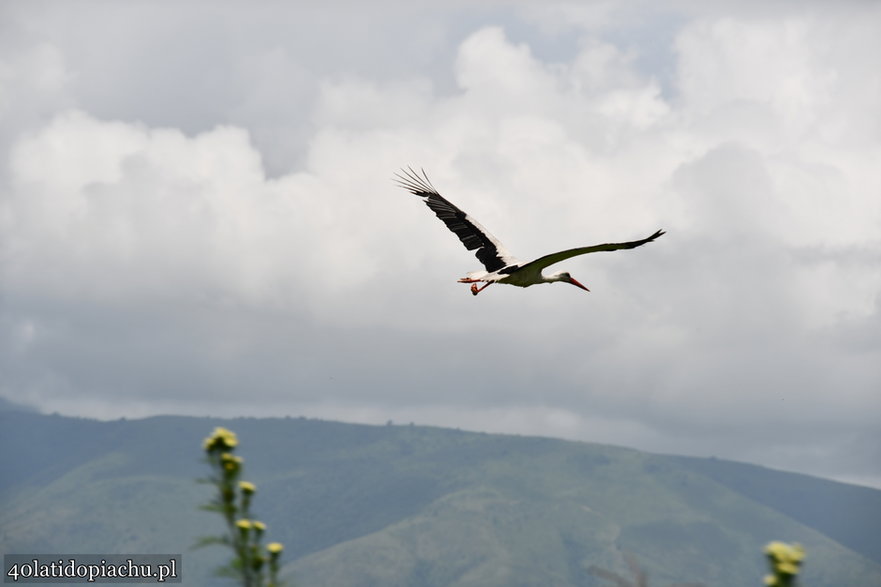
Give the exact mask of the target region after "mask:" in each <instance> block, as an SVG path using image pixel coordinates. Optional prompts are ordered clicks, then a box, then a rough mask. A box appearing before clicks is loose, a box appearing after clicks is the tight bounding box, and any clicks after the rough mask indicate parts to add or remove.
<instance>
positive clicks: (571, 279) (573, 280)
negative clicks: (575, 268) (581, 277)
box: [569, 277, 590, 291]
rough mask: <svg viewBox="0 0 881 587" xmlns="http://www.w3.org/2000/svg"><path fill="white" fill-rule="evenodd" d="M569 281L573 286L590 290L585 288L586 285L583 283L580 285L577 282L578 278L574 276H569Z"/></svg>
mask: <svg viewBox="0 0 881 587" xmlns="http://www.w3.org/2000/svg"><path fill="white" fill-rule="evenodd" d="M569 283H571V284H572V285H574V286H576V287H580V288H581V289H583V290H584V291H590V290H589V289H587V288H586V287H584V286H583V285H581V284H580V283H578V280H576V279H575V278H574V277H570V278H569Z"/></svg>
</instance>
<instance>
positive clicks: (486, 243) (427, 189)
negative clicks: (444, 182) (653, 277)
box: [395, 168, 664, 295]
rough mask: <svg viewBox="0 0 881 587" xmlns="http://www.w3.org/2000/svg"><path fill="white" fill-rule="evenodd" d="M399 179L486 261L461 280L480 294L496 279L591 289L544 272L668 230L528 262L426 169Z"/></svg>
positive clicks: (409, 171)
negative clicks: (443, 193) (442, 190)
mask: <svg viewBox="0 0 881 587" xmlns="http://www.w3.org/2000/svg"><path fill="white" fill-rule="evenodd" d="M395 181H397V183H398V185H400V186H401V187H403V188H404V189H406V190H408V191H409V192H410V193H412V194H414V195H416V196H419V197H420V198H422V199H423V201H424V202H425V204H426V206H428V207H429V208H430V209H431V210H432V211H433V212H434V213H435V215H437V217H438V218H440V219H441V221H443V223H444V224H446V225H447V228H449V229H450V230H451V231H452V232H454V233H455V234H456V236H458V237H459V240H461V241H462V244H463V245H465V248H466V249H468V250H469V251H475V255H476V256H477V259H478V260H479V261H480V262H481V263H483V265H484V267H486V269H485V270H483V271H472V272H470V273H468V275H467V277H463V278H462V279H460V280H459V283H470V284H471V293H473V294H474V295H477V294H478V293H480V292H481V291H483V290H484V289H486V287H488V286H489V285H490V284H492V283H506V284H508V285H516V286H517V287H529V286H530V285H536V284H538V283H555V282H558V281H562V282H565V283H570V284H572V285H574V286H576V287H580V288H581V289H583V290H585V291H590V290H589V289H587V288H586V287H585V286H583V285H582V284H581V283H579V282H578V281H577V280H576V279H575V278H574V277H572V276H571V275H569V273H568V272H566V271H558V272H556V273H551V274H550V275H543V274H542V271H544V269H545V268H547V267H549V266H551V265H554V264H556V263H559V262H560V261H565V260H566V259H569V258H572V257H577V256H578V255H586V254H587V253H596V252H599V251H617V250H619V249H634V248H636V247H639V246H642V245H644V244H646V243H649V242H651V241H653V240H655V239H656V238H658V237H659V236H661V235H662V234H664V231H663V230H659V231H657V232H655V233H654V234H653V235H651V236H650V237H647V238H644V239H642V240H637V241H631V242H626V243H606V244H602V245H592V246H589V247H578V248H575V249H567V250H565V251H559V252H556V253H551V254H549V255H545V256H543V257H539V258H538V259H535V260H534V261H530V262H527V263H525V262H523V261H521V260H519V259H517V258H516V257H514V256H513V255H511V253H509V252H508V250H507V249H506V248H505V247H504V245H502V243H501V242H499V240H498V239H496V238H495V237H494V236H493V235H492V234H490V232H489V231H488V230H487V229H485V228H484V227H483V226H481V225H480V223H479V222H477V221H476V220H475V219H474V218H472V217H471V216H469V215H468V214H466V213H465V212H463V211H462V210H460V209H459V208H457V207H456V206H455V205H453V204H452V203H451V202H450V201H449V200H447V199H446V198H444V197H443V196H441V195H440V193H439V192H438V191H437V190H436V189H435V188H434V186H433V185H431V182H430V181H429V180H428V176H427V175H426V174H425V171H422V174H421V175H419V174H418V173H416V172H415V171H413V170H412V169H411V168H407V169H402V170H401V173H399V174H397V175H396V180H395ZM479 282H483V283H485V285H483V286H482V287H477V283H479Z"/></svg>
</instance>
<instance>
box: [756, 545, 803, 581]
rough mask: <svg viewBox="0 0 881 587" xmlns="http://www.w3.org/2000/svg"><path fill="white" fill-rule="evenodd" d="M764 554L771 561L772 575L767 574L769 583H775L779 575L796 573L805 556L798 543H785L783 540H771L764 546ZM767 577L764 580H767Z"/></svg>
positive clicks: (793, 574)
mask: <svg viewBox="0 0 881 587" xmlns="http://www.w3.org/2000/svg"><path fill="white" fill-rule="evenodd" d="M765 554H767V555H768V560H769V562H770V563H771V571H772V572H773V573H774V575H771V576H769V577H768V578H770V579H771V580H772V582H770V583H768V584H769V585H776V584H777V582H778V579H779V576H780V575H789V576H795V575H798V571H799V567H800V566H801V563H802V561H803V560H804V558H805V549H804V548H803V547H802V546H801V545H800V544H793V545H792V546H790V545H789V544H785V543H783V542H772V543H770V544H769V545H768V546H766V547H765ZM768 578H766V579H765V582H766V583H767V582H768Z"/></svg>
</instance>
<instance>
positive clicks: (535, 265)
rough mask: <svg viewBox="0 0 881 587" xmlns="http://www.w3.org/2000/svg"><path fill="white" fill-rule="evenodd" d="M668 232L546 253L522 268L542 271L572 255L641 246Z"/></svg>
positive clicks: (661, 231) (660, 231)
mask: <svg viewBox="0 0 881 587" xmlns="http://www.w3.org/2000/svg"><path fill="white" fill-rule="evenodd" d="M663 234H666V233H665V232H664V231H663V230H659V231H657V232H656V233H655V234H653V235H651V236H649V237H646V238H644V239H642V240H638V241H630V242H626V243H605V244H602V245H593V246H590V247H578V248H576V249H568V250H566V251H560V252H558V253H551V254H550V255H545V256H544V257H539V258H538V259H536V260H535V261H530V262H529V263H527V264H526V265H524V266H523V267H522V268H521V270H523V271H528V270H532V271H538V272H541V271H542V270H543V269H544V268H545V267H549V266H551V265H553V264H555V263H559V262H560V261H565V260H566V259H571V258H572V257H577V256H579V255H586V254H588V253H598V252H601V251H618V250H621V249H635V248H636V247H641V246H642V245H644V244H646V243H650V242H652V241H653V240H655V239H656V238H658V237H659V236H661V235H663Z"/></svg>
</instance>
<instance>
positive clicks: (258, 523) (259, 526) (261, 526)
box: [251, 520, 266, 532]
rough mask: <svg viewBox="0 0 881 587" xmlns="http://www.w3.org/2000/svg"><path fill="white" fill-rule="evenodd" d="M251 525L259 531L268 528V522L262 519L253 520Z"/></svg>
mask: <svg viewBox="0 0 881 587" xmlns="http://www.w3.org/2000/svg"><path fill="white" fill-rule="evenodd" d="M251 525H252V526H254V529H255V530H257V531H258V532H263V531H264V530H266V524H264V523H263V522H261V521H260V520H253V521H252V522H251Z"/></svg>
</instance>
